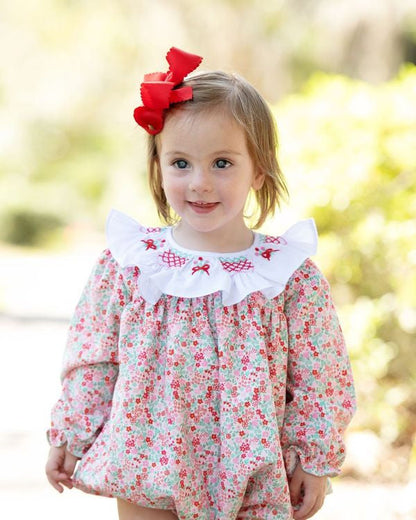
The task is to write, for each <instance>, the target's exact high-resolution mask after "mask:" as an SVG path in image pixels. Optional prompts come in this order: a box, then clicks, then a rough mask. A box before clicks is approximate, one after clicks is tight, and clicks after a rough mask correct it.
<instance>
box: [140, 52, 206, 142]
mask: <svg viewBox="0 0 416 520" xmlns="http://www.w3.org/2000/svg"><path fill="white" fill-rule="evenodd" d="M166 61H167V62H168V63H169V70H168V71H167V72H152V73H151V74H145V76H144V81H143V83H142V84H141V86H140V95H141V97H142V102H143V106H141V107H137V108H136V109H135V110H134V119H135V120H136V123H137V124H138V125H140V126H142V127H143V128H144V129H145V130H146V132H148V133H149V134H151V135H156V134H158V133H159V132H160V131H161V130H162V128H163V124H164V111H165V110H166V109H167V108H169V106H170V105H171V104H172V103H179V102H181V101H188V100H189V99H192V87H181V88H178V89H176V90H174V87H176V86H177V85H180V84H181V83H182V81H183V80H184V78H185V76H187V75H188V74H190V73H191V72H192V71H194V70H195V69H196V68H197V67H198V66H199V64H200V63H201V61H202V58H201V56H197V55H196V54H190V53H189V52H185V51H182V50H181V49H177V48H176V47H172V48H171V49H170V50H169V52H168V53H167V54H166Z"/></svg>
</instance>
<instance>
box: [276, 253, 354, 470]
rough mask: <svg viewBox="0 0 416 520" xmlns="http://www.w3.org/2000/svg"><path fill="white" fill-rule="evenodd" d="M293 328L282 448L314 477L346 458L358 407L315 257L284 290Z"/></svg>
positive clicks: (347, 365)
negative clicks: (347, 440) (349, 427)
mask: <svg viewBox="0 0 416 520" xmlns="http://www.w3.org/2000/svg"><path fill="white" fill-rule="evenodd" d="M285 314H286V319H287V323H288V333H289V355H288V381H287V390H288V393H289V395H290V398H291V400H290V402H288V404H287V406H286V412H285V419H284V425H283V430H282V448H283V452H284V454H285V460H286V463H287V464H288V465H289V462H290V460H293V458H294V457H295V459H297V460H299V461H300V464H301V467H302V469H303V470H304V471H305V472H307V473H308V474H311V475H315V476H335V475H337V474H338V473H339V472H340V469H341V465H342V463H343V461H344V458H345V446H344V441H343V434H344V431H345V429H346V427H347V425H348V423H349V422H350V420H351V418H352V416H353V413H354V411H355V394H354V386H353V378H352V372H351V367H350V362H349V359H348V354H347V351H346V348H345V343H344V338H343V335H342V332H341V328H340V325H339V322H338V317H337V314H336V312H335V309H334V305H333V302H332V299H331V296H330V293H329V286H328V282H327V281H326V280H325V278H324V277H323V275H322V274H321V272H320V271H319V270H318V268H317V267H316V266H315V264H314V263H313V262H312V261H311V260H306V261H305V262H304V264H303V265H302V266H301V267H300V268H299V269H298V270H297V271H296V272H295V273H294V274H293V275H292V277H291V279H290V280H289V282H288V285H287V287H286V291H285Z"/></svg>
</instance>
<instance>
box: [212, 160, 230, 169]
mask: <svg viewBox="0 0 416 520" xmlns="http://www.w3.org/2000/svg"><path fill="white" fill-rule="evenodd" d="M230 164H231V163H230V161H227V160H226V159H218V160H217V161H215V166H216V167H217V168H220V169H223V168H228V166H230Z"/></svg>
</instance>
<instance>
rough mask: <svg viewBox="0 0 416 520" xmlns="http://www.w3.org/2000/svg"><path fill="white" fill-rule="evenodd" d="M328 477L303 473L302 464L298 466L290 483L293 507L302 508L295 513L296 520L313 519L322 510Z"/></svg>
mask: <svg viewBox="0 0 416 520" xmlns="http://www.w3.org/2000/svg"><path fill="white" fill-rule="evenodd" d="M326 479H327V477H317V476H315V475H311V474H310V473H306V472H305V471H303V469H302V467H301V465H300V464H298V465H297V466H296V469H295V471H294V472H293V475H292V478H291V479H290V482H289V490H290V500H291V502H292V506H294V507H295V506H300V507H299V509H298V510H297V511H295V512H294V516H293V518H294V519H295V520H306V519H307V518H311V517H312V516H313V515H314V514H315V513H316V512H317V511H319V509H321V507H322V505H323V503H324V500H325V493H326Z"/></svg>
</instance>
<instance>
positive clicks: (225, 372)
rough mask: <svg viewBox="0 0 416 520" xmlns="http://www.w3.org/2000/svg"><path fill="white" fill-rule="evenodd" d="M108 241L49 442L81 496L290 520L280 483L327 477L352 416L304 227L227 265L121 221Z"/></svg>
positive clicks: (310, 228) (258, 244)
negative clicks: (298, 475) (67, 461)
mask: <svg viewBox="0 0 416 520" xmlns="http://www.w3.org/2000/svg"><path fill="white" fill-rule="evenodd" d="M107 235H108V243H109V249H108V250H106V251H104V253H103V254H102V255H101V256H100V258H99V259H98V261H97V264H96V266H95V268H94V269H93V272H92V274H91V276H90V278H89V281H88V283H87V285H86V287H85V290H84V292H83V294H82V297H81V299H80V302H79V304H78V306H77V308H76V311H75V314H74V317H73V320H72V323H71V327H70V332H69V338H68V344H67V348H66V351H65V356H64V367H63V373H62V383H63V390H62V395H61V398H60V399H59V401H58V402H57V403H56V405H55V406H54V408H53V411H52V427H51V429H50V430H49V431H48V438H49V442H50V444H52V445H53V446H62V445H63V444H65V443H67V449H68V451H69V452H71V453H72V454H74V455H76V456H78V457H80V459H81V460H80V461H79V463H78V466H77V470H76V473H75V476H74V482H75V485H76V487H78V488H80V489H82V490H84V491H86V492H89V493H95V494H99V495H103V496H108V497H120V498H123V499H124V500H127V501H129V502H131V503H134V504H137V505H140V506H143V507H153V508H160V509H168V510H171V511H173V512H174V513H175V514H176V515H177V516H178V517H179V519H181V520H191V519H198V520H234V519H243V518H244V519H263V520H266V519H267V520H272V519H273V520H289V519H291V518H292V514H293V510H292V506H291V504H290V496H289V488H288V475H289V476H290V474H291V472H292V471H293V470H294V467H295V465H296V464H297V463H298V462H300V464H301V465H302V468H303V469H304V470H305V471H307V472H309V473H312V474H314V475H320V476H322V475H328V476H334V475H337V474H338V473H339V471H340V466H341V464H342V462H343V460H344V444H343V438H342V436H343V432H344V430H345V428H346V426H347V424H348V423H349V421H350V419H351V417H352V414H353V412H354V408H355V399H354V388H353V380H352V374H351V368H350V363H349V359H348V356H347V352H346V349H345V345H344V340H343V336H342V333H341V330H340V326H339V323H338V318H337V315H336V313H335V310H334V306H333V303H332V300H331V297H330V293H329V287H328V283H327V281H326V280H325V278H324V277H323V275H322V274H321V272H320V271H319V270H318V269H317V267H316V266H315V265H314V263H313V262H312V261H311V260H310V259H309V258H308V257H309V255H311V254H313V253H314V252H315V249H316V242H317V237H316V230H315V225H314V222H313V221H312V220H306V221H301V222H299V223H297V224H295V225H294V226H293V227H292V228H290V229H289V230H288V231H287V232H286V233H284V234H283V235H282V236H280V237H274V236H268V235H263V234H260V233H255V239H254V243H253V245H252V246H251V247H250V248H249V249H248V250H245V251H242V252H238V253H210V252H196V251H192V250H187V249H184V248H182V247H180V246H179V245H178V244H176V243H175V241H174V239H173V237H172V229H171V228H170V227H165V228H144V227H142V226H140V225H139V224H138V223H137V222H135V221H134V220H133V219H131V218H130V217H128V216H126V215H124V214H122V213H119V212H117V211H112V212H111V214H110V216H109V219H108V224H107Z"/></svg>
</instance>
